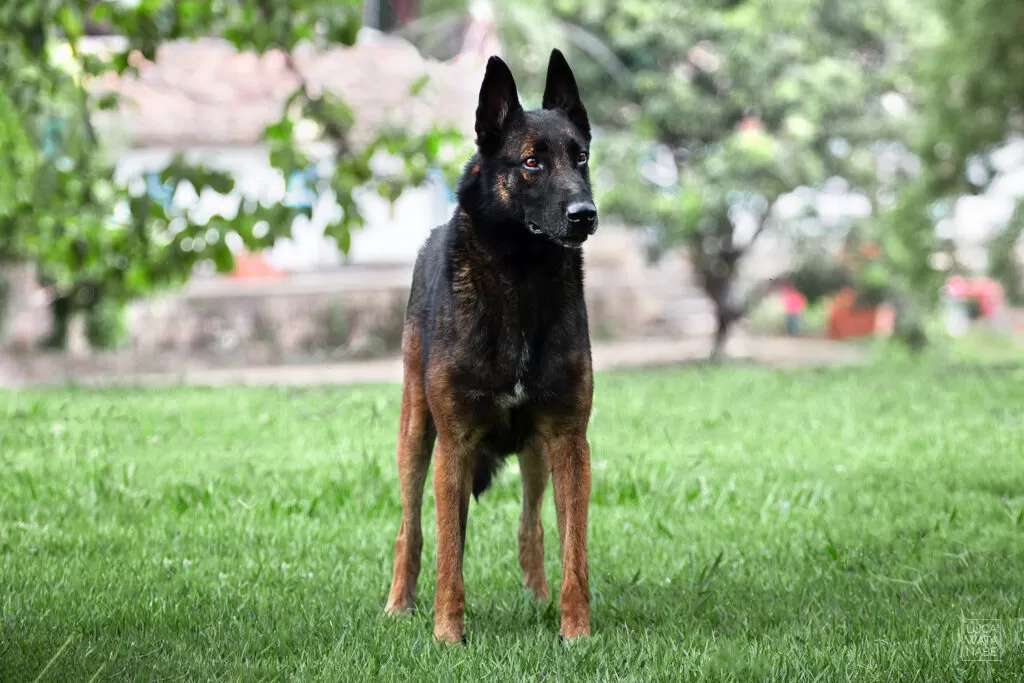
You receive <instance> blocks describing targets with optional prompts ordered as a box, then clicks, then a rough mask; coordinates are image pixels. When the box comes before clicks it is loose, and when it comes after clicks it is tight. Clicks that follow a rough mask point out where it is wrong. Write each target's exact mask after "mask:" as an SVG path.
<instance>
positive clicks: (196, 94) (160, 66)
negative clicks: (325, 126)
mask: <svg viewBox="0 0 1024 683" xmlns="http://www.w3.org/2000/svg"><path fill="white" fill-rule="evenodd" d="M293 58H294V62H295V64H296V66H297V67H298V69H299V70H300V72H301V73H302V75H303V77H304V78H305V79H306V81H307V83H308V85H309V86H310V89H311V90H312V91H313V92H314V94H315V93H316V92H317V91H318V89H321V88H327V89H330V90H331V91H334V92H337V93H338V94H339V95H341V96H342V97H343V98H344V99H345V101H346V103H347V104H348V105H349V106H350V107H352V109H353V110H354V112H355V115H356V124H355V129H354V130H353V138H354V139H355V140H356V141H358V140H360V139H365V138H366V136H368V135H372V133H373V132H374V131H376V130H379V129H380V127H382V126H383V125H385V124H387V123H389V122H393V123H399V124H402V125H408V126H410V127H411V128H412V129H414V130H417V129H418V130H423V129H426V128H429V127H430V126H432V125H454V126H456V127H457V128H459V129H460V130H462V131H463V132H464V133H465V134H466V135H471V134H472V131H473V115H474V111H475V109H476V99H477V94H478V92H479V87H480V80H481V78H482V77H483V65H482V64H481V63H477V62H476V61H468V62H459V63H441V62H436V61H432V60H428V59H425V58H423V57H422V56H421V55H420V54H419V52H417V50H416V49H415V47H413V46H412V45H410V44H409V43H407V42H405V41H402V40H399V39H395V38H390V37H379V38H376V39H373V40H371V41H369V42H367V43H364V44H357V45H354V46H352V47H348V48H335V49H332V50H329V51H326V52H321V53H313V52H312V51H309V50H305V51H303V50H297V51H296V52H295V54H294V57H293ZM139 64H140V65H139V74H138V76H133V75H125V76H124V77H123V78H118V77H117V76H116V74H113V73H108V74H106V75H105V77H104V78H103V79H102V80H100V81H98V82H97V83H95V86H96V87H97V88H98V89H99V90H103V91H109V90H114V91H117V92H119V93H120V94H121V104H120V108H119V110H118V111H117V112H116V113H115V114H105V116H107V119H106V122H107V124H108V125H110V124H113V125H114V126H116V127H117V128H118V129H119V130H121V131H124V132H125V133H127V136H128V137H129V138H130V139H129V140H128V141H126V142H127V143H128V144H130V145H131V146H134V147H154V146H174V147H189V146H221V145H249V144H254V143H257V142H258V141H259V140H260V138H261V136H262V134H263V130H264V128H265V127H266V126H267V125H268V124H270V123H272V122H274V121H276V120H277V119H278V118H279V117H280V115H281V111H282V106H283V104H284V102H285V100H286V99H287V97H288V96H289V95H290V94H291V93H292V92H294V90H295V89H296V87H297V85H298V81H297V79H296V77H295V75H294V73H293V72H291V71H290V70H289V68H288V66H287V64H286V59H285V55H284V54H283V53H282V52H280V51H272V52H268V53H266V54H264V55H262V56H260V55H257V54H255V53H247V52H242V53H239V52H237V51H236V50H235V49H234V47H232V46H231V45H230V44H229V43H228V42H226V41H223V40H219V39H212V38H210V39H202V40H197V41H193V42H174V43H169V44H167V45H164V46H162V47H161V48H160V49H159V51H158V52H157V55H156V60H155V61H154V62H148V61H145V60H142V59H141V58H140V59H139ZM424 75H427V76H429V81H428V83H427V85H426V87H425V88H424V89H423V90H422V91H421V92H420V94H419V96H417V97H412V96H411V95H410V91H409V88H410V85H412V84H413V83H414V82H416V81H417V79H419V78H420V77H422V76H424ZM111 116H113V117H114V118H113V119H111V118H109V117H111Z"/></svg>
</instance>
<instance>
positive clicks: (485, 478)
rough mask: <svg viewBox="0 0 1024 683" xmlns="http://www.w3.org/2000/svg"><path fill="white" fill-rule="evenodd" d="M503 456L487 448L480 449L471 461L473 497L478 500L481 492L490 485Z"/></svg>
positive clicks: (502, 460) (503, 459)
mask: <svg viewBox="0 0 1024 683" xmlns="http://www.w3.org/2000/svg"><path fill="white" fill-rule="evenodd" d="M504 461H505V458H503V457H502V456H500V455H496V454H495V453H494V452H493V451H491V450H489V449H480V451H479V452H478V453H477V456H476V459H475V460H474V461H473V497H474V498H475V499H477V500H480V496H481V494H483V492H484V491H486V490H487V489H488V488H490V486H491V482H492V481H493V480H494V475H496V474H497V473H498V471H499V470H500V469H501V466H502V464H503V463H504Z"/></svg>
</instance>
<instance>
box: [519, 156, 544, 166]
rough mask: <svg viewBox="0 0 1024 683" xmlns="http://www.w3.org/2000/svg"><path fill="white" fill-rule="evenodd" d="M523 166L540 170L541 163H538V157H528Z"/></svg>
mask: <svg viewBox="0 0 1024 683" xmlns="http://www.w3.org/2000/svg"><path fill="white" fill-rule="evenodd" d="M523 166H525V167H526V168H540V162H539V161H537V157H526V160H525V161H523Z"/></svg>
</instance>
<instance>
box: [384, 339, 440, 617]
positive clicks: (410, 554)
mask: <svg viewBox="0 0 1024 683" xmlns="http://www.w3.org/2000/svg"><path fill="white" fill-rule="evenodd" d="M406 342H407V343H406V345H405V346H406V349H405V358H404V363H403V365H404V378H403V386H402V412H401V418H400V423H399V424H400V426H399V431H398V478H399V481H400V485H401V490H402V524H401V527H400V528H399V530H398V539H397V540H396V541H395V567H394V574H393V576H392V580H391V592H390V594H389V595H388V604H387V607H385V611H386V612H387V613H388V614H402V613H406V612H409V611H411V610H412V609H413V608H414V607H415V603H416V579H417V578H419V575H420V558H421V556H422V552H423V525H422V519H421V518H422V509H423V487H424V485H425V484H426V481H427V471H428V470H429V469H430V456H431V452H432V451H433V450H434V441H435V440H436V438H437V431H436V429H435V427H434V422H433V419H432V418H431V416H430V410H429V408H428V407H427V399H426V395H425V393H424V388H423V370H422V364H423V362H422V356H421V354H420V348H419V338H418V336H417V335H416V334H415V333H411V334H409V335H408V337H407V339H406Z"/></svg>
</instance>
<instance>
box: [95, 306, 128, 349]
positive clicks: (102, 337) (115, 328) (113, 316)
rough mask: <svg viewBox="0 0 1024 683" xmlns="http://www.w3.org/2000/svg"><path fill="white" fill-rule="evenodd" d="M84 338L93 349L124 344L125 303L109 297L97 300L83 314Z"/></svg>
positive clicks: (125, 337)
mask: <svg viewBox="0 0 1024 683" xmlns="http://www.w3.org/2000/svg"><path fill="white" fill-rule="evenodd" d="M85 338H86V339H87V340H88V341H89V345H90V346H92V348H94V349H116V348H118V347H119V346H121V345H122V344H124V343H125V342H126V341H127V340H128V321H127V310H126V308H125V305H124V304H123V303H121V302H119V301H114V300H111V299H101V300H99V301H97V302H96V304H95V305H93V306H91V307H90V308H89V309H88V312H87V314H86V316H85Z"/></svg>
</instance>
